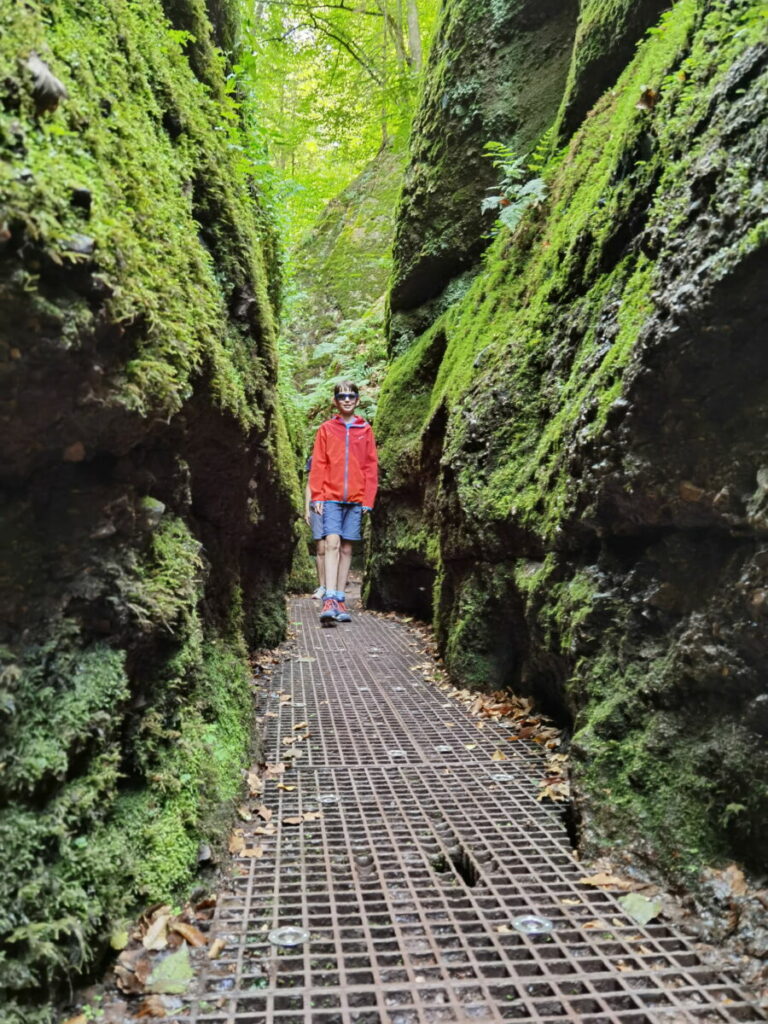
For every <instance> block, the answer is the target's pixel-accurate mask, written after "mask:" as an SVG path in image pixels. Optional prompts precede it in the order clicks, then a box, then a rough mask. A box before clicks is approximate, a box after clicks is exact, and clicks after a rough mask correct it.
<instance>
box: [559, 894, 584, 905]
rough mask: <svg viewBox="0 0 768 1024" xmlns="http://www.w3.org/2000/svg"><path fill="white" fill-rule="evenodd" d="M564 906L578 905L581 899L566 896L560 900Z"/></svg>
mask: <svg viewBox="0 0 768 1024" xmlns="http://www.w3.org/2000/svg"><path fill="white" fill-rule="evenodd" d="M560 902H561V903H562V904H563V906H564V907H580V906H581V900H572V899H570V898H569V897H568V896H566V897H565V899H562V900H560Z"/></svg>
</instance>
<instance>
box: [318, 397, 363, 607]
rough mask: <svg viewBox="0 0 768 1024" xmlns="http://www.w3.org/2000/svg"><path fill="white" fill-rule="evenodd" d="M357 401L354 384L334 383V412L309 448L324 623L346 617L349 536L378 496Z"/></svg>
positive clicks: (358, 534) (354, 536)
mask: <svg viewBox="0 0 768 1024" xmlns="http://www.w3.org/2000/svg"><path fill="white" fill-rule="evenodd" d="M359 402H360V392H359V389H358V387H357V385H356V384H353V383H352V382H351V381H348V380H344V381H342V382H341V383H340V384H337V385H336V387H335V388H334V389H333V404H334V405H335V406H336V408H337V409H338V412H339V414H338V416H334V417H333V418H332V419H330V420H326V421H325V423H322V424H321V425H320V427H319V428H318V431H317V434H316V436H315V446H314V448H313V450H312V468H311V470H310V473H309V489H310V492H311V496H312V508H313V509H314V510H315V512H317V513H319V514H320V515H322V517H323V532H324V534H325V591H326V593H325V600H324V601H323V610H322V611H321V612H320V621H321V622H322V623H323V625H324V626H335V625H336V623H337V622H350V621H351V620H352V616H351V615H350V614H349V612H348V611H347V607H346V604H345V603H344V602H345V599H346V596H345V594H344V591H343V590H341V589H340V588H339V583H342V585H344V583H345V581H346V575H347V572H348V570H349V564H350V562H351V561H352V542H353V541H356V540H360V539H361V532H360V530H361V523H362V517H363V515H365V514H366V513H368V512H370V511H371V509H372V508H373V503H374V501H375V499H376V488H377V487H378V481H379V461H378V456H377V455H376V442H375V441H374V438H373V430H372V429H371V425H370V424H369V423H366V421H365V420H364V419H363V418H362V417H361V416H356V415H355V409H356V408H357V406H358V403H359Z"/></svg>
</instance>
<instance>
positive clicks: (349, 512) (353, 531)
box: [323, 501, 363, 540]
mask: <svg viewBox="0 0 768 1024" xmlns="http://www.w3.org/2000/svg"><path fill="white" fill-rule="evenodd" d="M362 520H363V506H362V505H357V504H355V503H353V502H351V501H325V502H323V536H325V537H327V536H328V535H329V534H330V533H338V535H339V536H340V537H341V538H342V540H361V539H362V534H361V532H360V531H361V524H362Z"/></svg>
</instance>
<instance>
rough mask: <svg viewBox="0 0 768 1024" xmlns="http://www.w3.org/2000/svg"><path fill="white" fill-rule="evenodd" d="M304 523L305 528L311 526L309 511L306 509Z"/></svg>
mask: <svg viewBox="0 0 768 1024" xmlns="http://www.w3.org/2000/svg"><path fill="white" fill-rule="evenodd" d="M304 522H305V523H306V524H307V526H311V525H312V519H311V517H310V514H309V509H306V510H305V511H304Z"/></svg>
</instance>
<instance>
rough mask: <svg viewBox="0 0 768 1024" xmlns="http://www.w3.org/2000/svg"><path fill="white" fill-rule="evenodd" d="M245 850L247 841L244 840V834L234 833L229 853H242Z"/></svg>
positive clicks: (230, 841) (230, 838) (230, 839)
mask: <svg viewBox="0 0 768 1024" xmlns="http://www.w3.org/2000/svg"><path fill="white" fill-rule="evenodd" d="M244 849H245V839H244V838H243V834H242V832H240V833H239V834H238V833H237V832H233V833H232V835H231V836H230V837H229V852H230V853H234V854H237V853H241V852H242V851H243V850H244Z"/></svg>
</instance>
